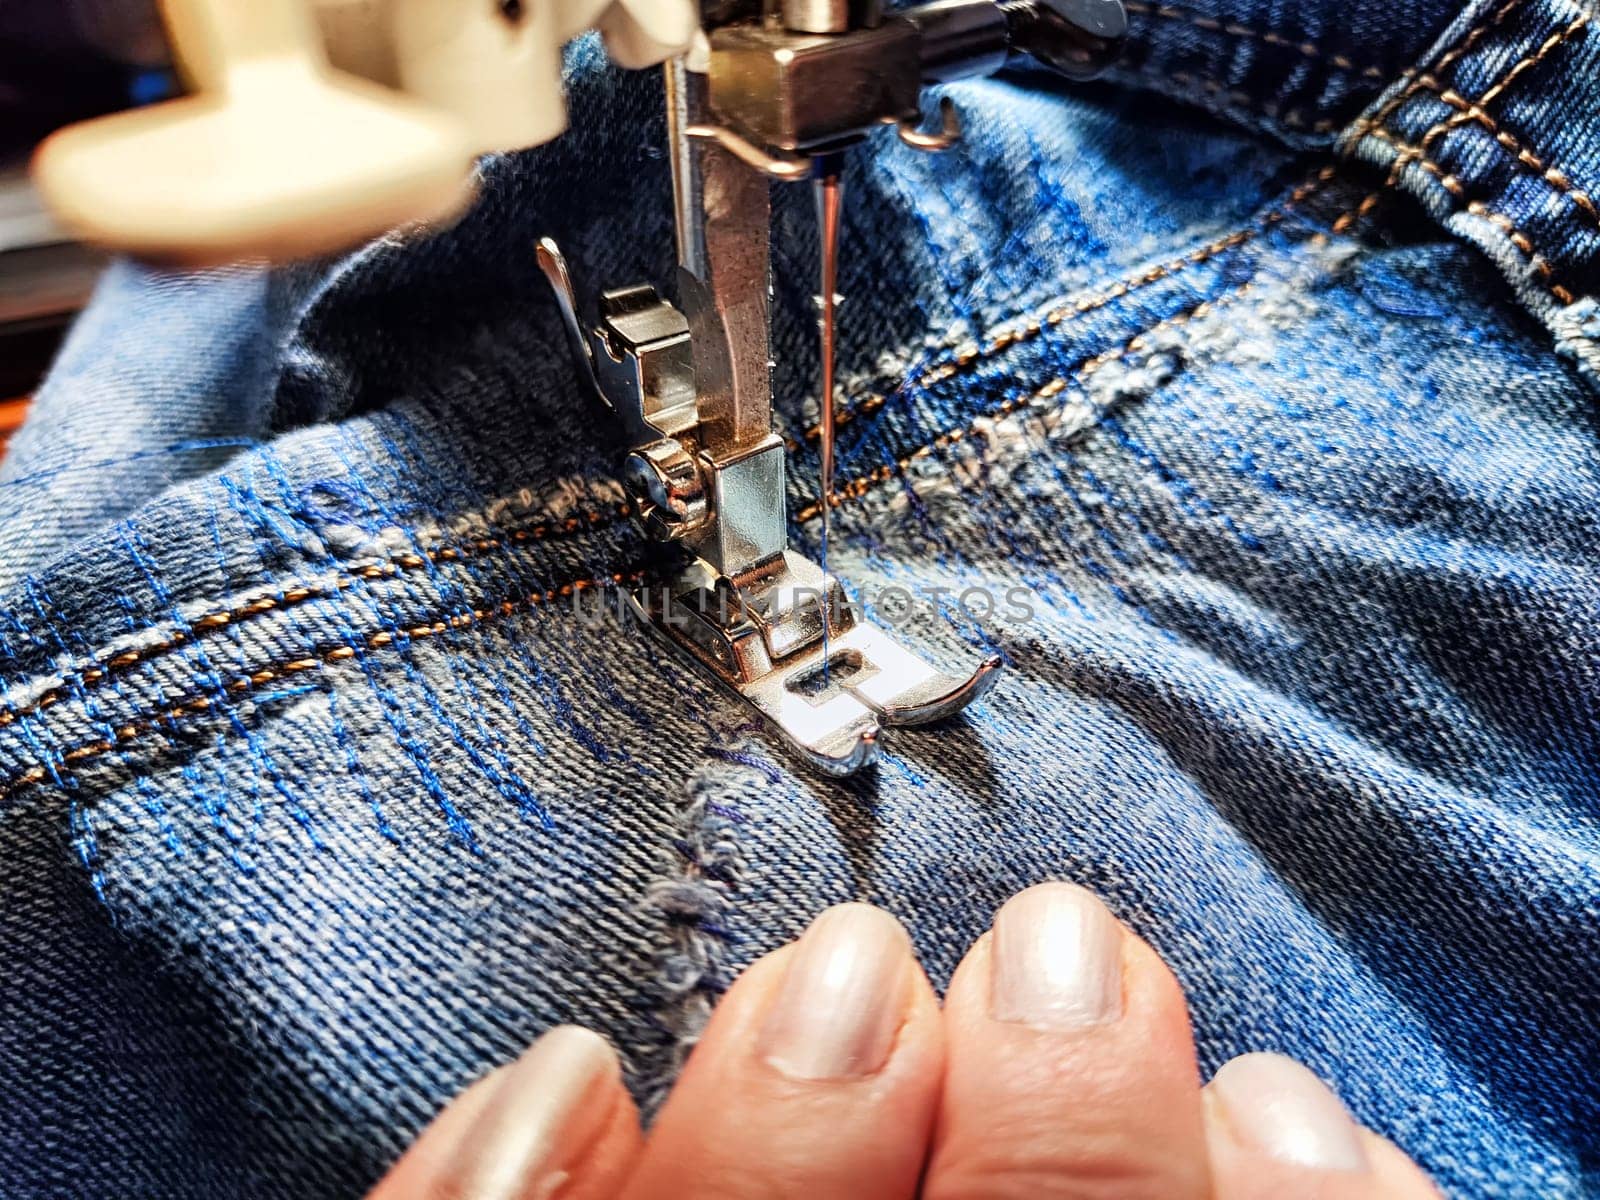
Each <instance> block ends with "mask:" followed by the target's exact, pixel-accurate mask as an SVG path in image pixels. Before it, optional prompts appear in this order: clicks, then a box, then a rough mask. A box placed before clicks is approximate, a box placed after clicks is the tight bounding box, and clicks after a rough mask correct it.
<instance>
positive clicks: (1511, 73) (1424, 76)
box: [1348, 0, 1600, 306]
mask: <svg viewBox="0 0 1600 1200" xmlns="http://www.w3.org/2000/svg"><path fill="white" fill-rule="evenodd" d="M1518 3H1519V0H1509V2H1508V3H1507V4H1505V5H1502V6H1501V7H1500V8H1499V9H1497V10H1495V11H1494V13H1492V14H1491V15H1490V17H1489V19H1488V20H1487V21H1485V22H1482V23H1480V24H1478V25H1475V26H1474V27H1473V28H1472V29H1471V30H1470V31H1469V32H1468V33H1467V34H1466V35H1465V36H1464V37H1463V38H1462V40H1461V42H1460V43H1459V44H1458V45H1457V46H1456V47H1455V48H1454V49H1452V50H1451V51H1450V52H1449V53H1447V54H1445V55H1443V56H1442V57H1441V58H1440V60H1439V63H1438V65H1437V66H1436V67H1435V68H1434V69H1433V70H1432V71H1431V72H1422V73H1419V74H1418V75H1417V76H1416V77H1415V78H1414V79H1413V80H1412V82H1411V84H1410V86H1408V87H1407V88H1406V89H1405V90H1404V91H1403V92H1401V93H1400V94H1399V95H1398V96H1396V97H1395V98H1394V99H1392V100H1391V101H1390V102H1389V103H1388V104H1386V105H1385V106H1384V108H1383V109H1382V110H1380V111H1379V112H1378V113H1377V114H1376V115H1375V116H1374V117H1372V118H1371V119H1370V120H1368V121H1365V122H1361V123H1358V125H1357V126H1356V129H1355V130H1354V131H1353V132H1354V133H1355V135H1356V136H1355V137H1353V138H1352V139H1351V141H1350V142H1349V143H1348V145H1349V147H1350V152H1353V150H1354V147H1355V146H1356V145H1358V144H1359V142H1360V141H1361V140H1363V139H1365V138H1369V137H1370V138H1374V139H1376V140H1378V141H1381V142H1383V143H1385V144H1387V145H1389V146H1390V147H1392V148H1393V149H1394V150H1395V152H1396V153H1395V157H1394V161H1393V162H1392V163H1391V164H1390V166H1389V170H1388V173H1387V177H1386V178H1385V180H1384V184H1385V186H1386V187H1390V188H1395V189H1399V187H1400V183H1401V174H1402V172H1403V171H1404V169H1405V168H1406V167H1407V166H1408V165H1413V164H1415V165H1417V166H1419V167H1421V168H1422V170H1424V171H1425V172H1427V173H1428V174H1429V175H1431V176H1433V177H1434V179H1436V180H1437V181H1438V183H1439V185H1440V186H1441V187H1443V188H1444V190H1445V191H1446V192H1448V193H1449V194H1450V195H1451V196H1452V197H1454V198H1455V200H1456V201H1457V202H1458V203H1457V205H1456V210H1457V211H1465V212H1466V213H1467V214H1468V215H1470V216H1474V217H1478V218H1479V219H1481V220H1484V221H1487V222H1489V223H1490V224H1491V225H1493V226H1494V227H1495V228H1496V229H1498V230H1499V231H1500V232H1501V233H1502V234H1504V235H1505V237H1506V240H1507V241H1509V242H1510V243H1511V245H1512V246H1513V247H1514V248H1515V249H1516V250H1517V251H1518V252H1519V253H1520V254H1521V255H1522V256H1523V257H1524V258H1525V259H1527V260H1528V264H1529V266H1530V267H1531V268H1532V269H1533V271H1534V273H1535V274H1536V275H1537V276H1538V278H1539V281H1540V282H1541V284H1542V285H1543V287H1544V288H1545V290H1546V291H1548V292H1549V293H1550V295H1551V296H1552V297H1553V298H1554V299H1555V300H1556V301H1557V303H1559V304H1561V305H1562V306H1567V305H1571V304H1573V303H1574V302H1575V300H1576V299H1577V297H1576V296H1575V295H1574V294H1573V292H1572V290H1571V289H1570V288H1567V287H1566V286H1564V285H1563V284H1562V283H1560V282H1559V280H1558V278H1557V272H1556V269H1555V266H1554V265H1553V263H1552V261H1551V259H1550V256H1549V255H1547V254H1545V253H1544V252H1543V251H1541V250H1540V248H1539V246H1538V245H1537V243H1535V242H1534V240H1533V239H1532V238H1531V237H1529V236H1528V235H1527V234H1526V233H1525V232H1523V231H1522V230H1521V229H1519V228H1518V227H1517V225H1516V223H1515V222H1514V221H1512V219H1511V218H1510V217H1508V216H1506V215H1505V214H1504V213H1501V212H1498V211H1496V210H1495V209H1493V208H1491V207H1490V206H1488V205H1487V204H1485V203H1483V202H1482V201H1481V200H1467V198H1466V189H1465V187H1464V186H1463V184H1462V181H1461V179H1460V178H1459V177H1458V176H1457V175H1456V174H1455V173H1454V172H1451V171H1448V170H1446V169H1445V168H1444V167H1442V166H1440V165H1439V164H1438V163H1437V162H1435V161H1434V160H1433V159H1432V158H1430V157H1429V151H1430V149H1431V147H1432V146H1433V144H1434V143H1435V142H1436V141H1437V140H1438V139H1439V138H1441V137H1443V136H1444V135H1445V134H1447V133H1449V132H1450V131H1451V130H1453V129H1456V128H1459V127H1460V126H1462V125H1465V124H1467V123H1469V122H1472V121H1478V122H1479V123H1486V124H1487V127H1488V129H1489V132H1490V133H1491V134H1493V135H1494V145H1495V150H1496V152H1497V153H1498V154H1499V155H1500V156H1501V157H1502V159H1505V158H1507V157H1509V159H1510V161H1511V162H1513V163H1515V164H1517V166H1518V167H1521V168H1523V169H1524V170H1529V171H1532V172H1533V173H1534V174H1536V175H1537V176H1539V177H1540V178H1542V179H1545V180H1546V182H1549V183H1551V185H1552V186H1553V187H1555V188H1556V190H1557V191H1558V192H1561V193H1562V194H1564V195H1566V196H1567V197H1568V199H1569V200H1571V202H1572V203H1573V205H1574V206H1575V207H1577V208H1578V209H1580V210H1581V211H1583V212H1584V213H1585V214H1586V215H1588V216H1590V217H1591V218H1592V219H1595V223H1596V225H1597V226H1600V218H1596V214H1595V211H1594V209H1595V205H1594V202H1593V201H1592V199H1591V198H1590V197H1589V195H1588V193H1587V191H1585V190H1583V189H1574V188H1573V187H1572V186H1571V181H1570V179H1568V177H1567V176H1566V175H1565V173H1562V172H1556V176H1555V178H1554V179H1552V178H1550V176H1549V175H1548V174H1547V173H1546V171H1547V168H1545V166H1544V164H1543V162H1542V160H1540V159H1539V158H1538V157H1537V156H1536V155H1533V154H1532V153H1531V152H1528V151H1526V150H1525V149H1524V148H1523V147H1521V146H1520V144H1518V143H1517V142H1516V140H1515V139H1514V138H1511V137H1510V135H1509V134H1503V133H1502V131H1501V130H1500V129H1499V128H1498V127H1497V126H1496V124H1495V122H1494V119H1493V118H1492V117H1490V116H1489V114H1488V113H1487V112H1486V111H1485V107H1486V106H1487V105H1488V104H1489V103H1491V102H1493V101H1494V100H1496V99H1498V98H1499V97H1500V96H1502V95H1503V94H1504V93H1505V92H1506V90H1507V89H1508V88H1509V87H1510V86H1511V85H1512V84H1513V83H1515V82H1516V81H1517V80H1518V79H1519V78H1520V77H1521V76H1522V75H1524V74H1526V73H1527V72H1528V71H1530V70H1532V69H1533V68H1534V67H1535V66H1537V65H1538V64H1539V63H1541V62H1543V61H1544V60H1545V59H1546V58H1547V57H1548V56H1549V55H1550V54H1551V53H1552V52H1554V51H1555V50H1556V49H1557V48H1558V47H1560V46H1562V45H1564V44H1566V43H1567V42H1569V41H1571V40H1572V38H1574V37H1575V36H1577V34H1578V33H1579V32H1581V31H1582V30H1583V29H1584V28H1585V27H1586V26H1587V25H1588V24H1589V21H1590V17H1591V14H1590V13H1588V12H1586V11H1582V12H1579V13H1578V15H1577V16H1576V17H1574V18H1573V19H1572V20H1571V21H1569V22H1568V23H1567V24H1566V25H1565V26H1564V27H1563V28H1561V29H1558V30H1555V31H1553V32H1551V33H1550V34H1548V35H1547V36H1546V37H1545V38H1544V39H1543V40H1542V41H1541V42H1540V43H1539V45H1538V46H1537V47H1536V48H1535V49H1534V50H1533V51H1532V52H1530V53H1528V54H1524V55H1523V56H1522V57H1520V58H1518V59H1517V60H1516V61H1514V62H1513V63H1511V64H1510V65H1509V66H1508V67H1507V68H1506V70H1505V71H1504V72H1503V73H1502V74H1501V76H1500V77H1499V78H1498V79H1497V80H1496V81H1495V82H1494V83H1493V84H1491V85H1490V86H1489V87H1488V88H1487V89H1485V91H1484V92H1483V94H1482V95H1481V96H1480V97H1479V98H1478V100H1477V101H1476V102H1472V101H1467V100H1464V99H1463V98H1462V97H1461V95H1460V93H1458V92H1456V91H1455V89H1454V88H1452V87H1450V86H1449V85H1448V84H1446V83H1444V82H1441V80H1440V79H1439V75H1441V74H1442V73H1443V72H1444V70H1445V68H1446V67H1447V66H1449V65H1451V64H1453V63H1454V62H1456V61H1457V60H1459V59H1460V57H1461V56H1462V55H1463V54H1465V53H1467V52H1469V51H1470V50H1471V49H1472V48H1473V47H1474V46H1476V44H1477V42H1478V41H1479V40H1481V38H1482V37H1483V36H1484V35H1485V34H1486V33H1487V32H1489V31H1490V30H1491V29H1493V28H1495V27H1496V26H1497V25H1499V24H1500V22H1501V21H1502V20H1504V18H1505V17H1506V16H1507V15H1509V13H1511V12H1512V11H1514V10H1515V8H1516V7H1517V5H1518ZM1422 91H1428V92H1431V93H1433V94H1434V95H1435V96H1436V97H1437V98H1438V99H1439V100H1440V101H1441V102H1442V103H1444V104H1445V105H1446V106H1447V107H1448V108H1450V109H1451V110H1452V111H1450V112H1448V113H1447V114H1446V115H1445V116H1443V117H1441V118H1440V119H1439V120H1438V121H1436V122H1434V123H1433V124H1432V125H1431V126H1429V127H1428V129H1426V130H1425V131H1424V132H1423V134H1422V136H1421V138H1419V139H1418V141H1417V142H1416V143H1415V144H1413V143H1410V142H1408V141H1406V140H1405V139H1404V138H1403V137H1402V136H1401V135H1400V134H1398V133H1396V132H1394V131H1393V130H1392V129H1390V128H1388V127H1387V126H1388V123H1389V122H1390V120H1391V119H1392V118H1393V116H1394V115H1395V113H1396V112H1398V111H1399V110H1400V109H1401V108H1402V107H1403V106H1404V105H1405V103H1406V102H1407V101H1409V100H1410V99H1411V98H1412V97H1414V96H1416V95H1417V94H1418V93H1419V92H1422ZM1508 140H1509V142H1510V144H1509V145H1508V144H1507V142H1508ZM1513 148H1515V150H1516V153H1509V152H1510V151H1511V150H1512V149H1513ZM1524 155H1527V158H1524V157H1523V156H1524ZM1527 159H1532V162H1531V163H1530V162H1529V161H1528V160H1527ZM1563 185H1565V186H1563ZM1461 202H1464V203H1461Z"/></svg>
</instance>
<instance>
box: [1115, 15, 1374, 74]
mask: <svg viewBox="0 0 1600 1200" xmlns="http://www.w3.org/2000/svg"><path fill="white" fill-rule="evenodd" d="M1124 7H1125V8H1126V9H1127V10H1128V11H1129V12H1131V13H1139V14H1141V15H1145V16H1152V17H1160V18H1162V19H1163V20H1167V21H1184V22H1187V23H1188V24H1190V25H1193V26H1194V27H1195V28H1196V29H1204V30H1206V31H1207V32H1210V33H1225V34H1228V35H1229V36H1231V37H1236V38H1247V39H1249V40H1251V41H1258V42H1264V43H1266V44H1267V45H1269V46H1279V47H1282V48H1283V49H1286V50H1294V51H1296V52H1298V53H1299V54H1301V55H1303V56H1304V57H1306V58H1311V59H1321V60H1323V61H1325V62H1329V63H1332V64H1333V65H1334V66H1335V67H1338V68H1339V69H1340V70H1341V71H1349V72H1352V73H1354V74H1357V75H1361V76H1363V77H1365V78H1367V79H1383V78H1385V77H1386V74H1387V73H1386V72H1385V71H1384V69H1383V68H1382V67H1379V66H1374V65H1372V64H1364V63H1358V62H1355V61H1354V60H1352V59H1350V58H1348V57H1347V56H1345V55H1343V54H1338V53H1329V52H1328V51H1326V50H1324V49H1323V48H1322V47H1321V46H1318V45H1317V44H1316V43H1315V42H1311V41H1303V42H1297V41H1295V40H1294V39H1293V38H1287V37H1284V36H1283V34H1281V33H1276V32H1274V31H1272V30H1270V29H1253V28H1251V27H1250V26H1248V25H1241V24H1240V23H1239V22H1237V21H1221V20H1218V19H1217V18H1215V17H1207V16H1202V15H1201V14H1199V13H1192V12H1188V11H1185V10H1184V9H1180V8H1175V7H1173V6H1172V5H1170V4H1146V3H1144V2H1143V0H1125V2H1124Z"/></svg>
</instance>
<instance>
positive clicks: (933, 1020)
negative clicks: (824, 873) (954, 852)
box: [626, 904, 943, 1200]
mask: <svg viewBox="0 0 1600 1200" xmlns="http://www.w3.org/2000/svg"><path fill="white" fill-rule="evenodd" d="M942 1057H943V1045H942V1036H941V1032H940V1022H939V1008H938V1003H937V1001H936V1000H935V999H934V996H933V990H932V989H931V988H930V987H929V986H928V981H927V978H926V977H925V976H924V975H923V973H922V969H921V968H920V967H919V966H917V963H916V959H915V958H914V957H913V956H912V952H911V942H910V939H909V938H907V937H906V932H905V930H904V929H902V928H901V926H900V923H899V922H898V921H896V920H895V919H894V918H893V917H891V916H889V914H888V913H885V912H882V911H880V910H878V909H875V908H870V907H868V906H867V905H864V904H844V905H840V906H838V907H837V908H832V909H829V910H828V911H827V912H825V913H823V914H822V916H820V917H818V918H817V920H816V921H815V922H813V924H812V926H811V928H810V929H808V930H807V931H806V933H805V936H804V937H802V938H801V939H800V941H799V942H798V943H796V944H795V945H793V946H789V947H786V948H784V949H783V950H779V951H778V952H776V953H774V954H770V955H768V956H767V957H765V958H763V959H761V960H760V961H759V962H757V963H756V964H755V965H754V966H752V967H751V968H750V969H749V970H747V971H746V972H745V973H744V974H743V975H742V976H741V977H740V978H739V980H738V981H737V982H736V983H735V984H734V985H733V987H732V988H731V989H729V991H728V994H727V995H726V996H724V997H723V999H722V1002H721V1003H720V1004H719V1005H717V1008H716V1011H715V1013H713V1015H712V1018H711V1023H710V1025H709V1026H708V1027H707V1028H706V1031H705V1034H704V1036H703V1037H702V1038H701V1040H700V1043H699V1045H698V1046H696V1047H695V1050H694V1053H693V1055H691V1056H690V1059H689V1063H688V1065H687V1067H686V1068H685V1069H684V1073H683V1075H682V1077H681V1078H680V1079H679V1081H678V1085H677V1087H676V1088H674V1089H673V1092H672V1095H671V1096H670V1097H669V1098H668V1100H667V1103H666V1106H665V1107H664V1108H663V1109H662V1112H661V1115H660V1117H659V1118H658V1120H657V1122H656V1125H655V1128H654V1129H653V1130H652V1131H651V1135H650V1140H649V1144H648V1145H647V1146H646V1148H645V1152H644V1158H643V1160H642V1161H641V1163H640V1165H639V1168H638V1171H637V1173H636V1174H635V1177H634V1179H633V1180H632V1181H631V1183H630V1186H629V1188H628V1191H627V1193H626V1195H627V1197H628V1200H663V1198H672V1200H676V1198H678V1197H682V1196H695V1197H698V1198H715V1200H742V1198H747V1197H748V1198H757V1197H759V1198H761V1200H784V1198H786V1197H804V1198H805V1200H834V1198H842V1197H871V1198H872V1200H880V1198H882V1200H894V1198H895V1197H902V1196H904V1197H909V1196H912V1195H915V1193H916V1187H917V1178H918V1175H919V1173H920V1171H921V1167H922V1160H923V1154H924V1150H925V1148H926V1146H927V1139H928V1130H929V1127H930V1125H931V1124H932V1121H933V1112H934V1106H935V1104H936V1102H937V1099H938V1090H939V1071H940V1066H941V1063H942Z"/></svg>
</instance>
